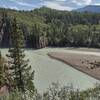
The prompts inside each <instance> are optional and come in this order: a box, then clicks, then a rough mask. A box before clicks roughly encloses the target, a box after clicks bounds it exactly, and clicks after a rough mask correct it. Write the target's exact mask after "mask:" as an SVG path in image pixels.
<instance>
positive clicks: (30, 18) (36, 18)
mask: <svg viewBox="0 0 100 100" xmlns="http://www.w3.org/2000/svg"><path fill="white" fill-rule="evenodd" d="M2 12H4V13H7V14H3V18H1V19H2V20H1V26H0V27H1V28H0V30H2V31H3V34H0V35H1V37H2V40H1V39H0V40H1V44H2V45H1V47H9V45H10V36H9V35H10V33H11V28H12V27H11V20H12V16H14V17H16V18H17V20H18V24H19V27H20V29H21V30H22V32H23V34H24V39H25V47H27V48H42V47H45V46H59V47H66V46H75V47H100V34H99V33H100V25H99V24H100V14H99V13H89V12H84V13H79V12H68V11H58V10H54V9H50V8H46V7H42V8H40V9H34V10H32V11H16V10H9V9H1V10H0V14H1V15H2ZM5 38H6V39H7V40H5Z"/></svg>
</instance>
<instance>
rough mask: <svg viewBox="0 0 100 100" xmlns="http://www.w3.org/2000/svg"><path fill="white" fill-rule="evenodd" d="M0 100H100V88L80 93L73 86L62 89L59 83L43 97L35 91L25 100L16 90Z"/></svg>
mask: <svg viewBox="0 0 100 100" xmlns="http://www.w3.org/2000/svg"><path fill="white" fill-rule="evenodd" d="M0 100H100V86H99V85H96V87H95V88H94V89H88V90H86V91H79V90H78V89H77V90H76V89H74V88H73V86H72V85H70V86H65V87H60V85H59V84H58V83H53V84H52V85H51V87H50V88H49V89H48V90H47V91H46V92H45V93H43V95H41V94H39V93H38V92H37V91H35V92H34V94H32V95H29V94H26V97H25V98H24V99H23V98H22V93H21V92H18V91H17V90H16V92H12V93H10V94H8V95H7V96H4V97H1V98H0Z"/></svg>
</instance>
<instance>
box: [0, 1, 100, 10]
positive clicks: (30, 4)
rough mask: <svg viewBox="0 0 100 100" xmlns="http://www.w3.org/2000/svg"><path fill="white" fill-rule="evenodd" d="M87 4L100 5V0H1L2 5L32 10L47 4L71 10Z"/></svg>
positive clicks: (59, 8) (0, 5) (54, 7)
mask: <svg viewBox="0 0 100 100" xmlns="http://www.w3.org/2000/svg"><path fill="white" fill-rule="evenodd" d="M86 5H100V0H0V7H4V8H11V9H18V10H31V9H34V8H39V7H41V6H46V7H49V8H53V9H58V10H69V11H70V10H72V9H77V8H81V7H84V6H86Z"/></svg>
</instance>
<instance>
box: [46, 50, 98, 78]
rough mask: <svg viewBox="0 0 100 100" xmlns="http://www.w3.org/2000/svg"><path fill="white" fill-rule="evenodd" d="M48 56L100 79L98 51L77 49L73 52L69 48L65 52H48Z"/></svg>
mask: <svg viewBox="0 0 100 100" xmlns="http://www.w3.org/2000/svg"><path fill="white" fill-rule="evenodd" d="M48 56H49V57H51V58H53V59H56V60H59V61H62V62H64V63H66V64H68V65H70V66H71V67H73V68H75V69H77V70H79V71H81V72H83V73H86V74H88V75H89V76H92V77H93V78H95V79H97V80H100V63H99V62H100V54H99V52H97V51H96V52H95V51H93V52H89V51H81V50H77V51H73V52H72V51H71V50H68V49H67V52H65V53H64V52H63V53H62V52H51V53H48Z"/></svg>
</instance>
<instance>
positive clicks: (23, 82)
mask: <svg viewBox="0 0 100 100" xmlns="http://www.w3.org/2000/svg"><path fill="white" fill-rule="evenodd" d="M11 44H12V48H10V49H9V53H10V54H9V55H7V57H8V58H9V59H10V60H9V64H10V65H9V68H10V72H11V75H12V76H11V77H12V79H13V82H12V83H13V86H14V88H15V89H17V88H18V90H19V91H21V92H26V91H29V92H34V84H33V78H34V71H33V72H31V66H28V60H25V54H24V50H23V47H24V35H23V33H22V31H21V30H20V28H19V26H18V24H17V22H16V19H14V20H13V21H12V33H11Z"/></svg>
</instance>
